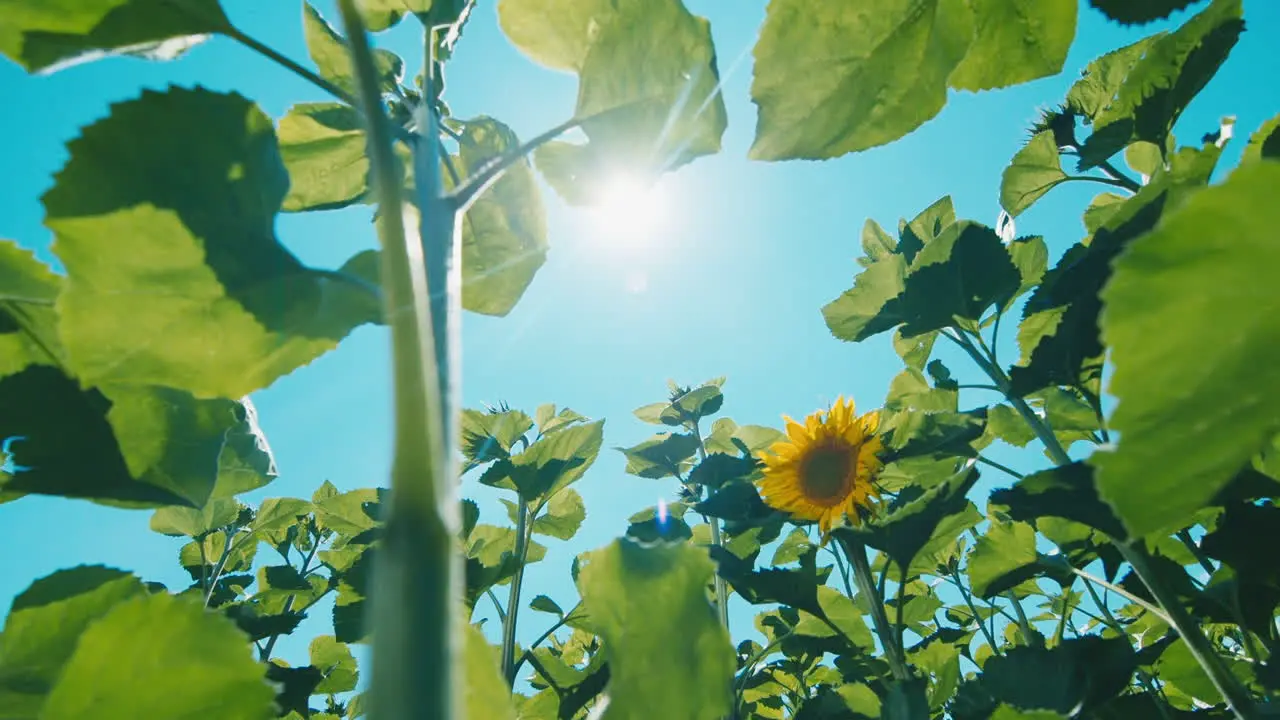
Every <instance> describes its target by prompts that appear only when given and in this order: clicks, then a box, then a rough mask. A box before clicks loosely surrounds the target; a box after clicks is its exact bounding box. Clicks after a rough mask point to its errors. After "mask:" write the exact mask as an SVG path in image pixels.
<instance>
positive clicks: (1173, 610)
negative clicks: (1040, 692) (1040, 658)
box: [943, 332, 1257, 720]
mask: <svg viewBox="0 0 1280 720" xmlns="http://www.w3.org/2000/svg"><path fill="white" fill-rule="evenodd" d="M943 335H944V336H946V337H948V338H950V339H951V340H952V341H953V342H956V343H957V344H959V345H960V347H961V348H963V349H964V350H965V352H967V353H968V354H969V356H970V357H972V358H973V360H974V362H976V363H977V364H978V366H979V367H981V368H982V369H983V371H984V372H986V373H987V375H988V376H989V377H990V378H991V379H992V380H993V381H994V382H995V383H996V385H999V386H1000V387H1001V388H1004V389H1005V397H1007V398H1008V399H1009V402H1010V403H1011V404H1012V405H1013V407H1014V409H1016V410H1017V411H1018V413H1019V414H1021V415H1022V416H1023V418H1024V419H1025V420H1026V421H1027V424H1028V425H1030V426H1031V429H1032V430H1033V431H1034V432H1035V434H1036V436H1037V437H1038V438H1040V441H1041V442H1042V443H1044V446H1045V449H1046V450H1047V451H1048V452H1049V455H1050V457H1052V458H1053V460H1054V462H1056V463H1058V464H1059V465H1066V464H1068V463H1070V462H1071V457H1070V456H1069V455H1067V452H1066V450H1065V449H1063V447H1062V444H1061V443H1059V442H1058V438H1057V436H1056V435H1054V434H1053V430H1052V428H1050V427H1049V426H1048V425H1047V424H1045V423H1044V422H1043V421H1042V420H1041V419H1040V417H1039V416H1038V415H1036V414H1035V413H1034V412H1033V411H1032V410H1031V408H1030V406H1028V405H1027V403H1026V401H1025V400H1023V399H1022V398H1021V397H1014V396H1013V393H1012V392H1009V388H1010V383H1009V378H1008V376H1007V375H1005V374H1004V371H1003V370H1001V369H1000V368H999V367H998V366H996V365H994V364H992V363H991V362H990V361H989V359H988V358H986V357H983V355H982V353H981V352H979V350H978V349H977V348H976V347H974V345H973V343H972V342H970V341H969V340H968V339H967V338H966V337H964V336H963V335H961V336H959V337H957V336H954V335H952V334H950V333H946V332H944V333H943ZM1115 545H1116V547H1117V548H1118V549H1119V550H1120V554H1121V556H1123V557H1124V559H1125V561H1126V562H1128V563H1129V565H1131V566H1132V567H1133V571H1134V572H1135V573H1136V574H1137V575H1138V577H1139V578H1140V579H1141V580H1142V582H1143V584H1145V585H1146V586H1147V589H1148V590H1150V591H1151V595H1152V597H1154V598H1155V599H1156V602H1157V603H1159V607H1160V608H1162V609H1163V610H1164V615H1165V617H1167V618H1168V620H1169V625H1170V626H1172V627H1173V628H1174V629H1175V630H1177V632H1178V635H1179V636H1181V637H1182V640H1183V642H1185V643H1186V644H1187V648H1188V649H1189V650H1191V654H1192V656H1193V657H1195V659H1196V661H1197V662H1199V663H1200V667H1201V668H1203V669H1204V671H1205V673H1206V674H1207V675H1208V676H1209V679H1210V680H1212V681H1213V684H1214V687H1216V688H1217V689H1218V692H1220V693H1222V697H1223V698H1225V699H1226V701H1227V705H1228V706H1229V707H1230V708H1231V710H1232V712H1234V713H1235V714H1236V716H1237V717H1239V718H1242V719H1243V720H1252V719H1253V718H1256V717H1257V711H1256V709H1255V708H1254V706H1253V700H1252V698H1250V697H1249V694H1248V693H1247V692H1246V691H1245V689H1244V688H1243V687H1242V686H1241V685H1240V683H1239V682H1238V681H1237V680H1236V678H1235V676H1233V675H1232V674H1231V673H1230V671H1229V670H1228V669H1227V667H1226V665H1225V664H1223V662H1222V658H1220V657H1218V654H1217V652H1216V651H1214V649H1213V647H1212V645H1210V644H1209V640H1208V638H1206V637H1205V635H1204V632H1202V631H1201V629H1200V625H1199V624H1198V623H1197V622H1196V620H1195V619H1194V618H1192V617H1191V615H1190V614H1189V613H1187V611H1186V608H1184V607H1183V606H1182V603H1181V600H1179V598H1178V597H1177V596H1176V595H1175V594H1174V593H1173V591H1171V590H1170V589H1169V588H1168V587H1166V586H1165V584H1164V583H1163V582H1161V580H1160V578H1159V577H1158V576H1156V574H1155V573H1154V571H1153V570H1152V568H1151V563H1150V557H1149V556H1148V555H1147V551H1146V550H1145V549H1144V548H1142V547H1139V546H1138V545H1134V544H1130V543H1128V542H1116V543H1115ZM1072 571H1073V572H1076V573H1077V574H1079V573H1080V572H1083V571H1078V570H1075V568H1072ZM1112 589H1114V590H1117V591H1119V588H1115V587H1114V586H1113V587H1112ZM1126 595H1127V593H1126ZM1130 598H1131V599H1132V596H1130ZM1142 605H1143V606H1144V607H1148V609H1153V608H1150V607H1149V606H1148V604H1147V603H1142ZM1019 610H1021V608H1019ZM1157 612H1158V611H1157Z"/></svg>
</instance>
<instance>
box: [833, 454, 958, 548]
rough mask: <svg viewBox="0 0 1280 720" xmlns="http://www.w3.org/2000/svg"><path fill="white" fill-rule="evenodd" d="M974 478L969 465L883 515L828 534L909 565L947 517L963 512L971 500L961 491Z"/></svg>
mask: <svg viewBox="0 0 1280 720" xmlns="http://www.w3.org/2000/svg"><path fill="white" fill-rule="evenodd" d="M977 481H978V471H977V470H976V469H973V468H969V469H968V470H964V471H962V472H960V473H958V474H956V475H955V476H954V477H952V478H951V479H950V480H947V481H946V482H943V483H942V484H940V485H938V486H936V487H933V488H930V489H928V490H926V491H925V492H924V493H923V494H921V495H920V496H919V497H917V498H916V499H915V500H912V501H911V502H909V503H907V504H905V505H903V506H902V507H900V508H898V509H896V510H894V511H893V512H890V513H889V514H888V515H886V516H885V517H883V518H877V519H876V520H875V521H873V522H868V523H866V524H864V525H861V526H858V527H843V528H836V529H835V530H833V531H832V534H833V535H839V534H847V535H851V536H854V537H856V538H858V539H860V540H861V541H862V542H864V543H866V544H867V545H869V546H870V547H873V548H875V549H877V550H882V551H884V553H885V554H886V555H888V556H889V557H890V558H892V559H893V561H894V562H895V563H897V564H898V567H899V568H909V567H911V564H912V561H913V560H914V559H915V557H916V555H918V554H919V553H920V552H921V550H922V549H923V548H924V547H925V546H926V545H928V544H929V542H930V540H931V539H932V538H933V536H934V532H935V531H936V530H937V529H938V528H939V527H940V526H942V525H943V524H944V521H945V520H946V519H947V518H949V517H951V516H953V515H959V514H962V513H965V512H966V511H967V510H968V509H969V508H970V506H971V503H970V502H969V501H968V500H967V499H965V494H966V493H968V492H969V489H970V488H972V487H973V485H974V483H976V482H977ZM957 534H958V532H957ZM951 539H952V540H954V539H955V537H954V536H952V538H951Z"/></svg>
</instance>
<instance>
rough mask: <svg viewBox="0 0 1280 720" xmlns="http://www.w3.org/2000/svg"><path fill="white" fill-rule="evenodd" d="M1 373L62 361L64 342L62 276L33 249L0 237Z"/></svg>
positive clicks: (6, 373)
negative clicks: (58, 305)
mask: <svg viewBox="0 0 1280 720" xmlns="http://www.w3.org/2000/svg"><path fill="white" fill-rule="evenodd" d="M0 287H3V288H5V290H4V292H3V294H0V377H4V376H7V375H12V374H14V373H17V372H20V371H21V370H23V369H25V368H26V367H27V366H29V365H33V364H36V365H54V366H56V365H58V364H60V363H61V361H62V356H63V351H62V343H61V341H59V340H58V337H57V335H58V317H57V314H56V313H55V312H54V309H53V304H54V301H55V300H56V299H57V297H58V292H59V291H60V290H61V289H62V278H61V277H60V276H58V275H55V274H54V272H53V271H52V270H51V269H50V268H49V267H48V266H47V265H45V264H44V263H42V262H40V261H39V260H38V259H36V257H35V254H34V253H33V252H31V251H30V250H27V249H25V248H21V247H19V246H18V245H17V244H15V243H13V242H11V241H8V240H4V241H0Z"/></svg>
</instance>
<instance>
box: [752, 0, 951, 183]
mask: <svg viewBox="0 0 1280 720" xmlns="http://www.w3.org/2000/svg"><path fill="white" fill-rule="evenodd" d="M872 20H874V21H872ZM973 23H974V18H973V13H972V11H971V10H970V9H969V5H968V3H966V2H964V1H963V0H924V1H923V2H915V3H898V4H895V5H893V6H891V7H885V6H884V4H883V3H880V2H877V1H876V0H851V1H849V2H840V3H821V4H817V5H815V4H813V3H811V2H806V0H773V1H772V2H770V3H769V6H768V8H767V10H766V15H765V21H764V26H763V27H762V28H761V30H760V37H759V40H758V41H757V42H756V47H755V51H754V55H755V69H754V76H753V78H752V82H751V99H752V101H753V102H754V103H755V104H756V106H757V107H758V115H757V121H756V137H755V142H754V143H753V144H752V146H751V151H750V157H751V158H752V159H753V160H793V159H809V160H824V159H827V158H833V157H839V156H841V155H844V154H846V153H850V152H856V151H859V150H866V149H868V148H873V147H876V146H878V145H884V144H886V143H889V142H892V141H894V140H897V139H898V138H900V137H902V136H904V135H906V134H907V133H909V132H911V131H912V130H914V129H916V128H918V127H920V126H921V125H922V124H924V123H925V122H926V121H927V120H929V119H930V118H932V117H933V116H935V115H937V114H938V112H939V111H941V110H942V106H943V105H944V104H945V103H946V100H947V80H948V78H949V77H950V76H951V74H952V71H953V70H955V68H956V67H957V66H958V65H960V63H961V60H963V59H964V57H965V54H966V52H968V50H969V47H970V43H971V42H972V40H973V35H974V24H973ZM797 48H804V52H796V49H797Z"/></svg>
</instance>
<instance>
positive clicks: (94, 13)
mask: <svg viewBox="0 0 1280 720" xmlns="http://www.w3.org/2000/svg"><path fill="white" fill-rule="evenodd" d="M231 30H232V27H231V23H230V21H228V20H227V16H226V15H224V14H223V12H222V8H221V7H220V6H219V5H218V2H217V0H178V1H177V2H169V1H166V0H60V1H58V2H46V1H45V0H15V1H14V2H7V3H5V9H4V13H3V14H0V53H3V54H4V55H6V56H7V57H9V59H11V60H13V61H14V62H16V63H18V64H19V65H21V66H22V67H23V68H25V69H26V70H27V71H28V72H32V73H34V72H39V71H46V72H52V71H54V70H57V69H60V68H62V67H66V66H68V65H71V64H73V63H75V62H78V61H85V60H92V59H94V58H95V57H98V56H99V53H101V52H103V51H105V52H107V53H109V54H116V53H124V54H128V55H137V56H142V57H147V58H153V59H159V60H168V59H172V58H175V57H177V56H178V55H180V54H182V53H183V52H184V51H185V50H187V49H189V48H190V47H192V46H193V45H195V44H196V43H198V42H200V41H201V40H203V39H204V38H202V37H199V36H201V35H207V34H209V33H226V32H230V31H231Z"/></svg>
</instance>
